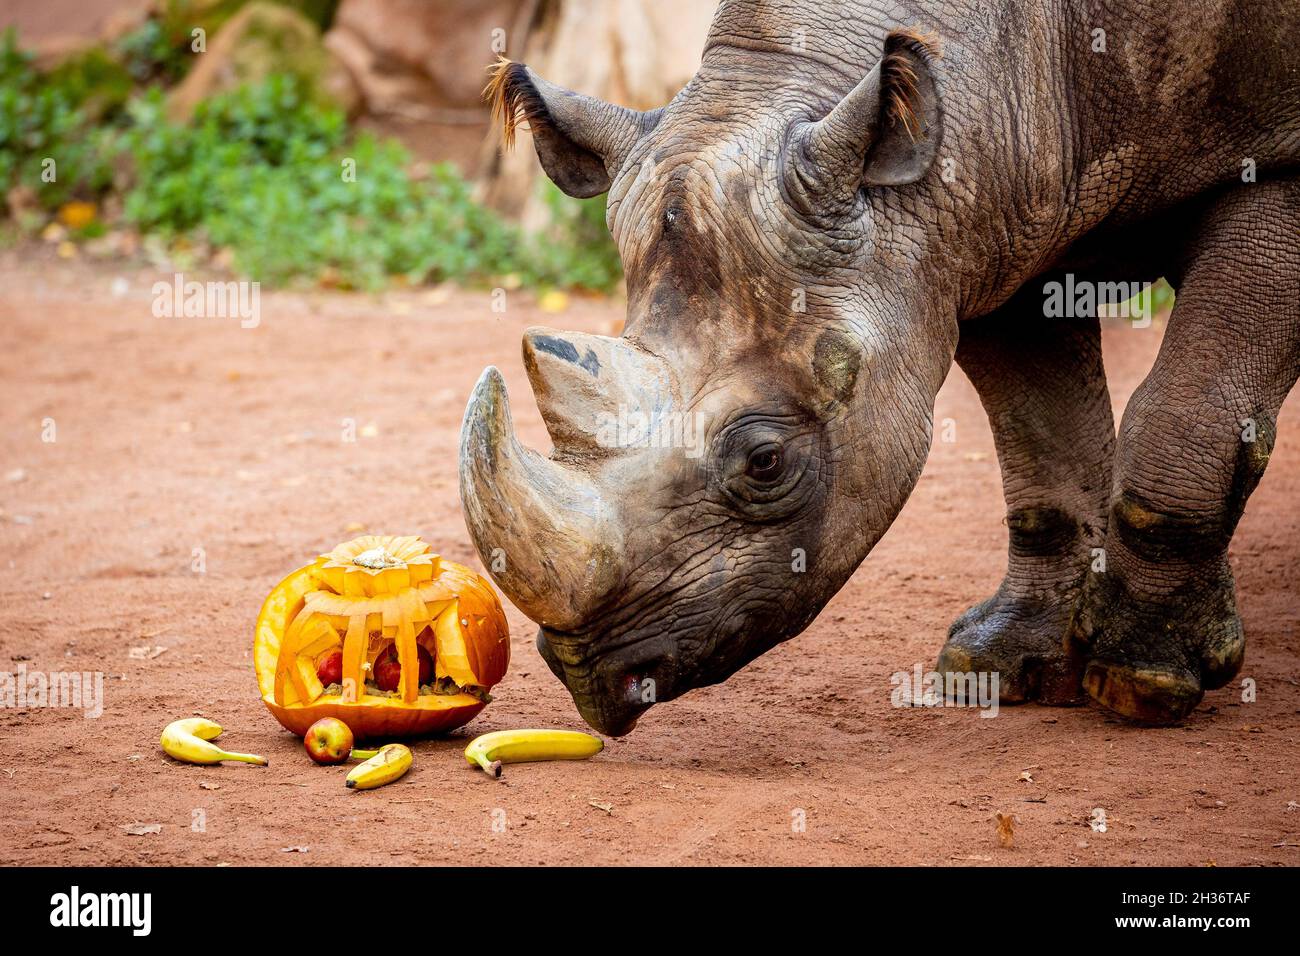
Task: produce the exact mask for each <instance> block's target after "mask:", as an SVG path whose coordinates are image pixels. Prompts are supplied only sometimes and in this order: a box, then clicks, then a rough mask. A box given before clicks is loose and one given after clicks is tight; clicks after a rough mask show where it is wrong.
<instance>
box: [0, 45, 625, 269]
mask: <svg viewBox="0 0 1300 956" xmlns="http://www.w3.org/2000/svg"><path fill="white" fill-rule="evenodd" d="M135 37H136V38H137V39H133V40H132V42H139V43H140V44H141V46H140V49H145V50H146V52H145V53H143V54H142V55H141V56H142V60H143V61H150V58H151V57H164V56H169V55H171V53H172V52H174V51H175V45H174V43H172V42H171V41H170V40H168V39H166V38H159V37H158V36H155V37H153V38H152V39H150V37H149V36H146V35H144V34H143V33H141V34H137V35H135ZM146 41H148V42H146ZM154 42H156V43H157V44H158V46H157V49H156V50H153V52H148V45H149V44H150V43H154ZM127 46H128V48H129V49H134V47H131V44H130V43H128V44H127ZM151 62H155V63H156V62H157V61H156V60H152V61H151ZM131 64H132V61H131V60H130V59H129V58H128V59H127V60H126V61H125V62H123V61H122V60H119V59H113V58H111V57H109V56H107V55H106V54H102V53H98V52H96V53H94V54H92V55H87V57H85V58H82V59H80V60H78V61H76V62H74V63H70V64H68V65H67V66H66V67H64V68H61V69H60V70H59V71H56V72H54V73H51V74H48V75H44V76H41V75H39V74H38V73H37V72H36V71H35V69H34V68H33V66H32V63H31V60H30V58H29V57H28V56H27V55H26V54H25V53H23V52H22V51H21V50H19V49H18V47H17V45H16V44H15V42H14V39H13V36H12V34H7V35H6V36H5V37H4V39H3V41H2V42H0V188H3V189H4V190H5V191H6V192H8V191H9V190H10V189H12V188H13V187H14V186H22V187H24V188H26V189H29V190H31V191H32V193H33V194H34V196H35V201H36V203H37V204H38V205H39V206H40V207H41V208H43V209H44V210H46V211H47V215H48V213H50V212H53V211H56V210H61V209H62V208H63V207H64V206H65V204H67V203H69V202H70V201H73V200H80V201H83V202H90V203H97V204H101V205H112V206H113V208H114V209H115V210H117V209H120V213H117V212H115V213H114V215H115V216H117V217H118V221H117V222H115V223H114V225H120V226H122V227H124V228H132V229H135V230H137V231H139V232H140V233H144V234H153V235H155V236H158V237H160V238H161V239H162V240H164V242H166V243H170V244H172V245H174V246H176V247H190V248H193V247H196V246H203V247H206V248H209V249H212V250H220V251H222V254H223V256H222V257H223V261H224V262H225V263H227V264H229V265H231V266H232V267H233V268H234V269H235V270H236V271H237V272H239V273H241V274H243V275H246V276H248V277H250V278H253V279H257V280H260V281H263V282H266V283H268V284H286V283H292V282H312V283H315V282H320V283H325V284H328V285H336V286H341V287H347V288H364V289H375V288H379V287H382V286H383V285H384V284H385V283H386V282H388V281H389V280H390V279H392V278H394V277H401V278H402V279H404V280H405V281H409V282H412V283H421V282H442V281H448V280H453V281H458V282H465V283H473V284H484V283H494V282H498V281H508V280H517V281H519V282H521V283H526V284H529V285H532V286H549V287H559V288H584V289H592V290H597V291H610V290H612V289H613V288H614V287H615V286H616V285H617V284H618V282H619V280H620V277H621V271H620V268H619V262H618V256H617V254H616V253H615V251H614V248H613V243H612V242H611V240H610V238H609V236H608V233H607V231H606V229H605V225H604V203H603V200H591V201H589V202H587V203H578V202H576V201H574V200H571V199H569V198H568V197H565V196H563V195H562V194H561V193H559V192H558V190H555V189H554V187H549V191H548V193H547V194H546V196H545V202H546V206H547V208H548V210H549V211H550V214H551V223H550V225H549V227H548V228H546V229H545V230H543V232H542V233H541V234H540V235H537V236H528V235H525V234H524V233H523V232H522V231H521V230H520V229H519V228H518V227H516V226H515V225H513V224H512V223H509V222H506V221H505V220H503V219H502V218H500V217H499V216H498V215H496V214H495V213H494V212H492V211H491V210H489V209H487V208H485V207H483V206H482V205H480V204H479V203H477V202H475V200H474V198H473V196H472V193H471V188H470V186H469V184H468V183H466V182H465V181H464V180H463V179H462V178H461V177H460V176H459V174H458V173H457V172H456V171H455V170H454V169H453V168H452V167H451V166H449V165H446V164H433V165H429V164H422V163H417V162H416V161H415V160H414V159H413V158H412V157H411V156H410V155H409V154H408V153H407V152H406V150H405V149H403V148H402V146H401V145H400V144H398V143H396V142H393V141H389V140H382V139H379V138H376V137H375V136H373V135H371V134H369V133H365V132H361V133H354V131H353V130H351V129H350V128H349V126H348V124H347V121H346V118H345V116H344V115H343V113H342V112H341V111H339V110H338V109H336V108H334V107H332V106H330V105H328V104H327V103H324V102H322V100H321V98H320V97H319V96H318V95H316V93H315V91H313V90H311V89H309V88H308V85H307V84H306V83H305V82H304V81H303V80H302V79H301V78H300V77H297V76H294V75H290V74H285V75H272V76H270V77H268V78H267V79H266V80H265V81H264V82H261V83H257V84H254V85H247V86H243V87H239V88H237V89H234V90H231V91H229V92H225V93H219V94H217V95H215V96H213V97H211V98H210V99H208V100H205V101H203V102H201V103H200V104H199V105H198V107H197V109H196V110H195V113H194V115H193V117H192V118H191V119H190V120H189V121H188V122H185V123H179V122H173V121H171V120H169V119H168V118H167V111H166V100H165V97H164V93H163V91H162V89H161V88H159V86H157V85H154V86H152V87H149V88H147V89H145V90H144V91H143V92H139V93H132V92H131V90H132V84H131V77H139V76H141V75H151V76H154V77H156V76H158V75H160V74H159V72H158V71H157V70H155V71H153V72H152V73H151V72H150V71H149V70H147V69H142V68H138V66H132V65H131ZM163 72H164V73H167V72H171V68H170V67H169V68H168V69H167V70H166V71H163ZM49 158H52V159H53V160H54V161H55V163H56V164H57V167H56V168H57V177H56V178H55V179H54V180H53V181H46V180H45V179H43V178H42V176H41V169H42V166H41V163H42V162H43V161H44V160H45V159H49ZM548 186H549V184H548ZM106 200H111V202H106ZM45 221H47V217H40V223H43V222H45ZM19 226H20V228H24V226H23V224H19ZM37 226H38V227H39V223H38V224H37ZM26 228H29V229H30V228H31V227H30V225H29V226H27V227H26ZM102 231H103V225H102V224H101V223H95V224H94V225H93V226H91V227H83V228H81V229H80V230H79V231H77V233H76V234H77V235H85V236H91V235H95V234H97V233H99V232H102Z"/></svg>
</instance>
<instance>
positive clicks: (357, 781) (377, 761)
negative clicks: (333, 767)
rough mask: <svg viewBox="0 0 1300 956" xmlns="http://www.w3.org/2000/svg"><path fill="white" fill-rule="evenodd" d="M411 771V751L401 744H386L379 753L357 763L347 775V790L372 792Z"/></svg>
mask: <svg viewBox="0 0 1300 956" xmlns="http://www.w3.org/2000/svg"><path fill="white" fill-rule="evenodd" d="M410 769H411V749H410V748H409V747H406V746H403V745H402V744H386V745H385V746H383V747H380V748H379V752H378V753H377V754H375V755H374V756H373V757H371V758H370V759H369V760H367V761H366V762H365V763H359V764H357V765H356V766H355V767H353V768H352V770H351V771H349V773H348V779H347V787H348V789H349V790H373V789H375V787H382V786H383V785H384V784H386V783H392V782H393V781H394V780H396V779H397V778H398V777H400V776H402V774H404V773H406V771H408V770H410Z"/></svg>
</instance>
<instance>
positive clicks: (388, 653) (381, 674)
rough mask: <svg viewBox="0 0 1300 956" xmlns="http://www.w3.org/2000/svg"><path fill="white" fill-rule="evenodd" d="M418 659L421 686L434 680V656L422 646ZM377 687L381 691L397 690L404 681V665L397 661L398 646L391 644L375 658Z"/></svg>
mask: <svg viewBox="0 0 1300 956" xmlns="http://www.w3.org/2000/svg"><path fill="white" fill-rule="evenodd" d="M415 656H416V659H417V660H418V661H419V667H420V677H419V683H420V685H421V686H423V685H425V684H427V683H429V681H431V680H433V655H432V654H430V653H429V652H428V651H427V650H425V649H424V647H423V646H420V647H419V649H418V650H417V652H416V655H415ZM373 673H374V675H375V686H376V687H378V688H379V689H380V690H397V688H398V685H399V684H400V683H401V681H402V665H401V662H400V661H398V659H397V644H396V643H395V642H390V643H389V644H388V646H387V647H385V648H384V649H383V650H382V651H380V652H379V656H378V657H377V658H375V669H374V672H373Z"/></svg>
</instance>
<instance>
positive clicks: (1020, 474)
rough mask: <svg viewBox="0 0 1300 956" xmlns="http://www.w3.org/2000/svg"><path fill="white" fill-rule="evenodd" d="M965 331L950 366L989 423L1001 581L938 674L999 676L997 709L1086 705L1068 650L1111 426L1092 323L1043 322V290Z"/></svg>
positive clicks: (1102, 511)
mask: <svg viewBox="0 0 1300 956" xmlns="http://www.w3.org/2000/svg"><path fill="white" fill-rule="evenodd" d="M1054 278H1055V277H1053V276H1045V277H1044V278H1043V279H1042V280H1035V281H1034V282H1031V283H1029V284H1028V285H1026V287H1025V288H1024V289H1022V290H1021V291H1020V292H1019V293H1017V294H1016V295H1015V296H1014V297H1013V298H1012V299H1011V300H1010V301H1009V302H1008V303H1007V304H1006V305H1004V306H1003V307H1002V308H1000V309H999V310H998V311H996V312H995V313H993V314H991V315H989V316H986V317H984V318H980V319H975V320H970V321H968V322H966V323H963V327H962V331H961V341H960V343H959V345H958V349H957V362H958V364H959V365H960V366H961V368H962V370H963V371H964V372H965V373H966V375H967V376H968V377H969V378H970V380H971V381H972V383H974V385H975V388H976V390H977V391H978V392H979V396H980V400H981V402H982V403H983V405H984V408H985V410H986V411H987V412H988V416H989V422H990V425H991V426H992V428H993V437H994V442H995V444H996V446H997V451H998V460H999V462H1000V463H1001V465H1002V479H1003V492H1004V495H1005V497H1006V502H1007V519H1006V521H1007V527H1008V531H1009V547H1008V560H1007V573H1006V576H1005V577H1004V579H1003V581H1002V583H1001V585H1000V586H999V588H998V590H997V593H995V594H994V595H993V596H992V597H991V598H989V599H988V600H986V601H984V602H982V603H980V604H977V605H976V606H975V607H973V608H971V609H970V610H968V611H967V612H966V613H965V614H963V615H962V616H961V617H959V618H958V619H957V621H956V622H955V623H954V624H953V625H952V628H951V629H950V631H949V634H948V640H947V643H946V644H945V645H944V647H943V650H942V651H941V652H940V655H939V664H938V670H939V671H940V672H941V673H946V672H954V671H955V672H963V673H964V672H972V671H974V672H990V673H993V672H996V673H997V674H998V679H999V696H1000V699H1001V700H1002V701H1003V702H1005V703H1019V702H1023V701H1027V700H1039V701H1041V702H1043V703H1048V704H1057V705H1067V704H1075V703H1081V702H1082V701H1083V699H1084V698H1083V695H1082V690H1081V687H1080V678H1081V675H1082V672H1083V663H1084V662H1083V659H1082V658H1081V657H1080V656H1079V655H1078V654H1076V653H1074V652H1073V651H1072V649H1071V648H1070V647H1069V646H1068V645H1067V642H1066V640H1065V638H1066V632H1067V630H1068V627H1069V624H1070V621H1071V619H1072V616H1073V614H1074V611H1075V607H1076V605H1077V603H1078V600H1079V598H1080V594H1081V593H1082V587H1083V582H1084V578H1085V575H1086V573H1087V570H1088V567H1089V562H1090V561H1091V560H1092V553H1093V549H1094V548H1097V547H1099V546H1100V545H1101V543H1102V538H1103V535H1104V533H1105V522H1106V506H1107V501H1108V496H1109V492H1110V480H1111V458H1112V454H1113V451H1114V444H1115V425H1114V420H1113V418H1112V415H1111V406H1110V397H1109V394H1108V392H1107V389H1106V376H1105V370H1104V368H1103V366H1102V360H1101V335H1100V329H1099V326H1098V323H1097V319H1096V317H1095V316H1093V315H1089V316H1086V317H1082V318H1049V317H1047V316H1046V315H1045V314H1044V302H1045V296H1044V288H1045V285H1046V284H1047V283H1049V282H1051V281H1053V279H1054Z"/></svg>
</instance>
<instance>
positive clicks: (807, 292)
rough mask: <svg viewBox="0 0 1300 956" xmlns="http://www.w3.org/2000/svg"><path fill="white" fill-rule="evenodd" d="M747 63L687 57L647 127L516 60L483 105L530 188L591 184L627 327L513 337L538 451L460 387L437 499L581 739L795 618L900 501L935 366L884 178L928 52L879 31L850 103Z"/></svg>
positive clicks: (722, 53)
mask: <svg viewBox="0 0 1300 956" xmlns="http://www.w3.org/2000/svg"><path fill="white" fill-rule="evenodd" d="M714 30H715V34H716V32H717V30H718V25H717V23H716V22H715V26H714ZM748 53H749V51H747V50H740V49H737V48H735V47H733V46H730V45H728V44H722V43H715V44H711V46H710V49H709V50H708V51H706V56H705V61H704V64H703V66H702V67H701V70H700V72H699V73H698V74H697V75H696V77H695V78H694V79H693V80H692V82H691V83H690V84H689V85H688V86H687V87H686V88H685V89H684V90H683V91H682V92H681V93H680V94H679V95H678V96H677V97H676V98H675V99H674V100H673V101H672V103H670V104H669V105H668V106H667V107H664V108H662V109H658V110H655V111H653V112H648V113H642V112H636V111H632V110H628V109H623V108H620V107H615V106H612V105H610V104H607V103H603V102H600V101H597V100H594V99H591V98H589V97H586V96H582V95H578V94H575V93H571V92H568V91H566V90H563V89H560V88H558V87H556V86H554V85H552V84H550V83H547V82H546V81H545V80H543V79H541V78H540V77H538V76H536V75H534V74H533V73H532V72H531V71H530V70H529V69H527V68H526V67H524V66H522V65H519V64H508V63H503V64H502V65H501V67H500V68H499V72H498V73H497V75H496V77H495V79H494V83H493V86H492V89H493V90H494V93H495V96H496V99H497V102H498V104H499V105H501V107H502V109H503V112H504V115H505V118H506V123H507V128H508V130H509V129H512V128H513V125H512V124H513V122H514V121H515V119H516V118H524V119H526V120H527V122H528V124H529V126H530V129H531V131H532V133H533V140H534V143H535V146H536V150H537V154H538V156H539V158H540V160H541V163H542V166H543V167H544V169H545V170H546V172H547V174H548V175H549V176H550V177H551V179H552V180H554V182H555V183H557V184H558V185H559V186H560V187H561V188H562V189H563V190H564V191H565V192H567V193H569V194H570V195H573V196H578V197H590V196H594V195H598V194H600V193H602V192H606V191H608V193H609V197H608V223H609V227H610V230H611V232H612V234H613V236H614V239H615V241H616V242H617V244H618V248H619V252H620V255H621V257H622V260H623V264H624V268H625V273H626V276H627V288H628V306H627V320H626V324H625V332H624V334H623V336H622V337H618V338H609V337H604V336H599V335H588V334H581V333H572V332H561V331H554V330H549V329H532V330H530V331H529V332H528V333H527V334H526V336H525V340H524V343H523V349H524V361H525V367H526V369H527V371H528V375H529V378H530V380H531V384H532V387H533V390H534V393H535V395H536V398H537V402H538V405H539V408H540V410H541V413H542V416H543V418H544V420H545V422H546V425H547V428H548V430H549V432H550V437H551V439H552V441H553V443H554V448H553V450H551V452H550V453H549V454H548V455H543V454H541V453H539V452H536V451H533V450H530V449H528V448H525V447H523V446H522V445H521V444H520V443H519V442H518V441H517V440H516V438H515V436H514V433H513V431H512V427H511V420H510V407H509V403H508V400H507V396H506V390H505V386H504V383H503V381H502V378H501V375H500V374H499V373H498V372H497V370H496V369H495V368H489V369H487V370H486V371H485V372H484V373H483V376H482V377H481V378H480V380H479V382H478V385H477V386H476V388H475V390H474V393H473V396H472V397H471V399H470V401H469V405H468V408H467V409H466V413H465V421H464V425H463V431H462V439H461V442H462V443H461V449H460V484H461V497H462V501H463V505H464V511H465V517H466V523H467V525H468V527H469V530H470V533H471V535H472V537H473V539H474V542H475V545H476V547H477V548H478V551H479V554H480V556H481V557H482V559H483V561H484V564H485V566H487V567H488V568H489V569H490V570H491V572H492V573H493V575H494V577H495V579H496V581H497V583H498V584H499V586H500V587H501V589H502V590H503V591H504V592H505V593H506V594H507V595H508V596H509V597H510V599H511V600H512V601H514V603H515V604H516V605H517V606H518V607H519V608H520V609H521V610H522V611H523V612H524V613H525V614H527V615H528V616H529V617H530V618H531V619H533V620H534V621H536V622H537V623H538V624H539V625H540V630H539V633H538V637H537V645H538V648H539V650H540V652H541V654H542V656H543V657H544V658H545V660H546V662H547V664H548V665H549V666H550V668H551V670H553V671H554V672H555V674H556V675H557V676H558V677H559V678H560V679H561V680H562V681H563V682H564V684H565V685H566V686H567V687H568V689H569V691H570V692H571V693H572V695H573V699H574V701H575V703H576V704H577V707H578V710H579V711H580V712H581V714H582V716H583V717H584V718H585V719H586V720H587V722H588V723H590V724H591V725H592V726H593V727H594V728H596V729H597V730H599V731H601V732H604V733H607V734H612V735H620V734H624V733H627V732H628V731H629V730H631V729H632V727H633V725H634V724H635V723H636V720H637V718H638V717H639V715H640V714H641V713H642V712H643V711H644V710H645V709H646V708H647V707H649V706H650V705H651V704H652V703H655V702H659V701H665V700H669V699H671V698H674V697H677V696H679V695H681V694H682V693H684V692H686V691H688V690H690V689H692V688H695V687H700V686H704V685H707V684H712V683H717V682H719V681H722V680H723V679H725V678H726V677H728V676H729V675H731V674H732V673H734V672H735V671H736V670H738V669H739V668H741V667H742V666H744V665H745V664H746V663H748V662H749V661H751V660H753V659H754V658H755V657H757V656H758V655H759V654H761V653H763V652H764V651H766V650H768V649H769V648H771V647H773V646H774V645H776V644H778V643H780V642H782V641H785V640H787V639H789V638H791V637H793V636H794V635H796V634H798V633H799V632H800V631H801V630H802V629H803V628H805V627H806V626H807V625H808V624H809V623H810V622H811V621H812V620H813V618H814V617H815V616H816V615H817V613H818V611H819V610H820V609H821V608H822V606H823V605H824V604H825V603H826V602H827V601H828V600H829V599H830V598H831V596H832V595H834V594H835V592H836V591H837V590H838V589H839V588H840V587H841V586H842V585H843V583H844V582H845V581H846V580H847V579H848V577H849V575H850V574H852V573H853V571H854V569H855V568H856V567H857V565H858V564H859V563H860V562H861V561H862V559H863V558H864V557H865V556H866V555H867V552H868V551H869V550H870V549H871V548H872V546H873V545H874V544H875V542H876V541H877V540H878V539H879V538H880V536H881V535H882V534H884V532H885V530H886V529H887V528H888V527H889V525H890V523H891V522H892V521H893V520H894V517H895V516H896V515H897V513H898V511H899V510H900V508H901V507H902V505H903V503H904V501H905V500H906V498H907V496H908V495H909V493H910V492H911V489H912V488H913V486H914V485H915V483H916V481H917V479H918V477H919V474H920V471H921V466H922V464H923V462H924V460H925V457H926V454H927V452H928V449H929V445H930V435H931V423H932V412H933V401H934V396H935V394H936V393H937V391H938V388H939V386H940V384H942V381H943V378H944V376H945V374H946V372H947V369H948V367H949V365H950V364H951V360H952V356H953V351H954V349H955V344H956V321H955V305H954V304H953V303H952V302H950V301H949V302H945V301H944V295H948V296H949V297H951V293H950V292H945V290H944V286H945V280H944V279H943V264H942V263H936V262H934V261H933V260H934V256H933V255H932V254H931V253H930V252H928V251H927V247H926V238H927V235H928V234H929V233H930V232H931V231H932V230H933V229H934V228H935V226H934V224H933V222H932V221H931V220H933V219H934V216H933V213H932V210H931V207H930V205H929V201H928V200H926V199H924V198H923V193H922V192H920V190H921V189H922V188H923V185H917V186H912V185H910V184H917V183H920V181H922V180H923V178H924V177H926V174H927V172H928V171H929V170H930V168H931V165H932V163H933V160H934V157H935V153H936V150H937V149H938V147H939V140H940V136H941V132H942V114H941V109H940V100H939V95H938V91H937V84H936V80H935V75H934V68H935V64H936V54H935V53H934V52H933V50H932V49H931V48H930V47H929V46H928V45H927V43H926V41H925V40H923V39H922V38H920V37H918V36H916V35H914V34H910V33H905V32H898V33H893V34H890V35H889V36H888V37H887V38H885V39H884V42H883V45H882V44H880V43H879V42H878V43H877V46H876V53H877V54H878V56H879V59H878V60H877V61H876V63H875V66H874V67H869V64H868V63H864V64H863V70H862V73H860V74H859V75H860V76H861V77H862V78H861V80H860V82H857V83H856V85H854V83H853V82H852V80H851V79H846V78H845V77H843V76H842V75H841V76H839V78H838V79H836V76H835V75H828V77H827V78H826V80H825V82H822V83H817V84H809V83H808V81H807V78H806V76H803V74H802V71H803V70H805V69H806V67H807V64H806V63H803V62H801V61H799V59H798V58H790V57H787V58H786V61H781V60H779V59H777V60H776V61H774V62H776V63H783V64H784V65H783V66H780V67H772V68H770V69H764V70H762V71H755V70H754V69H753V64H752V61H751V60H750V59H749V56H748ZM787 61H788V62H787ZM809 86H812V87H814V89H812V90H809V89H808V87H809Z"/></svg>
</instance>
